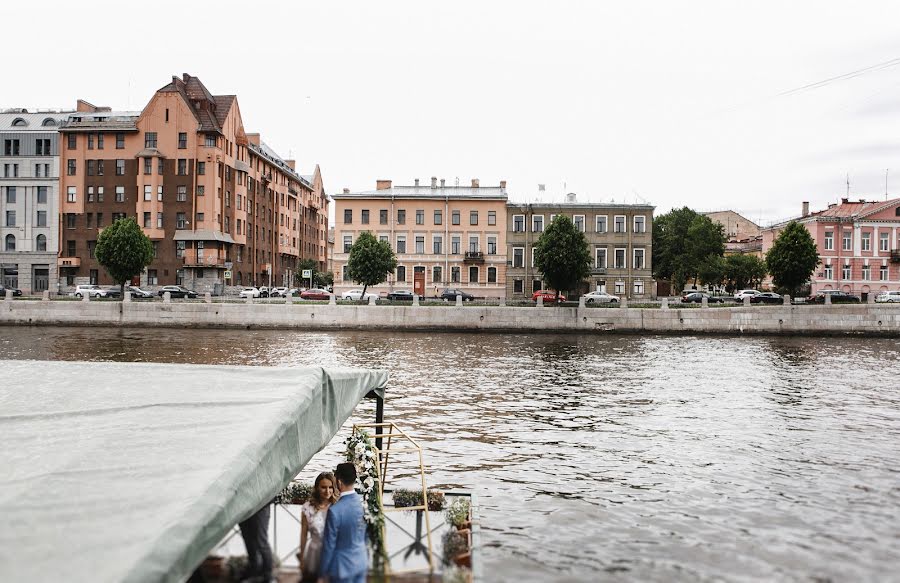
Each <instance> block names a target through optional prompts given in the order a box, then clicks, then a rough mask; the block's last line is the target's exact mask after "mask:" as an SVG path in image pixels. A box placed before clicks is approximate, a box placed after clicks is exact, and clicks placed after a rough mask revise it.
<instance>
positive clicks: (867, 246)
mask: <svg viewBox="0 0 900 583" xmlns="http://www.w3.org/2000/svg"><path fill="white" fill-rule="evenodd" d="M862 250H863V251H871V250H872V233H863V234H862ZM865 279H868V278H865Z"/></svg>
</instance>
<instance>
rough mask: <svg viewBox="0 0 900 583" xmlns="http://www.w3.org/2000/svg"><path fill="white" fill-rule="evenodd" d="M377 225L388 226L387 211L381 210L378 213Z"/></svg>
mask: <svg viewBox="0 0 900 583" xmlns="http://www.w3.org/2000/svg"><path fill="white" fill-rule="evenodd" d="M378 223H379V224H381V225H386V224H388V211H387V209H381V210H380V211H378Z"/></svg>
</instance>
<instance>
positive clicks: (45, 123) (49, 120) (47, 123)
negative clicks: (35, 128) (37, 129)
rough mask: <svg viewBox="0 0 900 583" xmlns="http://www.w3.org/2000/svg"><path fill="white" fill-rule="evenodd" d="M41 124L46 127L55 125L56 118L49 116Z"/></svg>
mask: <svg viewBox="0 0 900 583" xmlns="http://www.w3.org/2000/svg"><path fill="white" fill-rule="evenodd" d="M41 125H42V126H44V127H47V126H55V125H56V120H55V119H53V118H52V117H48V118H47V119H45V120H44V121H42V122H41Z"/></svg>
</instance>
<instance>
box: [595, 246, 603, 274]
mask: <svg viewBox="0 0 900 583" xmlns="http://www.w3.org/2000/svg"><path fill="white" fill-rule="evenodd" d="M594 267H595V268H596V269H606V247H597V248H596V249H594Z"/></svg>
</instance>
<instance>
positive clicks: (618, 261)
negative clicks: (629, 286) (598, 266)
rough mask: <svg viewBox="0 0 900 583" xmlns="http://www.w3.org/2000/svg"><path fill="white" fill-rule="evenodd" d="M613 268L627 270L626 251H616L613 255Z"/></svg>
mask: <svg viewBox="0 0 900 583" xmlns="http://www.w3.org/2000/svg"><path fill="white" fill-rule="evenodd" d="M613 267H615V268H616V269H625V268H626V265H625V249H616V250H615V252H614V255H613Z"/></svg>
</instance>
